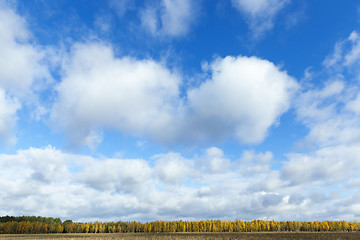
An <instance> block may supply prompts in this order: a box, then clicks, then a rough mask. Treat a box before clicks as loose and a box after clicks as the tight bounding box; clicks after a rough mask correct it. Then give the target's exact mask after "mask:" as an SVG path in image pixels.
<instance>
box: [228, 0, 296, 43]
mask: <svg viewBox="0 0 360 240" xmlns="http://www.w3.org/2000/svg"><path fill="white" fill-rule="evenodd" d="M287 3H289V0H232V5H233V6H234V7H235V8H236V9H237V10H239V11H240V12H241V13H243V14H244V16H245V17H246V18H247V21H248V24H249V27H250V29H251V31H252V33H253V36H254V38H259V37H261V36H262V35H263V34H264V33H265V32H267V31H269V30H271V29H272V28H273V26H274V18H275V16H276V15H277V14H278V13H279V11H280V10H281V9H283V8H284V7H285V5H286V4H287Z"/></svg>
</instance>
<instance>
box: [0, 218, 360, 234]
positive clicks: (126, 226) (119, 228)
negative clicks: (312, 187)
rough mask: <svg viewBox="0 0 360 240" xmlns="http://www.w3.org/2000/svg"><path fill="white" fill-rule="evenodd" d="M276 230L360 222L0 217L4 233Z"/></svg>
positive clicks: (349, 226)
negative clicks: (82, 219) (95, 220)
mask: <svg viewBox="0 0 360 240" xmlns="http://www.w3.org/2000/svg"><path fill="white" fill-rule="evenodd" d="M265 231H269V232H273V231H311V232H320V231H360V223H359V222H346V221H322V222H319V221H313V222H297V221H264V220H253V221H242V220H235V221H221V220H202V221H182V220H180V221H155V222H146V223H141V222H135V221H133V222H121V221H119V222H104V223H103V222H91V223H81V222H73V221H71V220H66V221H64V222H62V221H61V220H60V218H45V217H33V216H30V217H28V216H22V217H10V216H5V217H0V234H35V233H137V232H142V233H150V232H151V233H158V232H265Z"/></svg>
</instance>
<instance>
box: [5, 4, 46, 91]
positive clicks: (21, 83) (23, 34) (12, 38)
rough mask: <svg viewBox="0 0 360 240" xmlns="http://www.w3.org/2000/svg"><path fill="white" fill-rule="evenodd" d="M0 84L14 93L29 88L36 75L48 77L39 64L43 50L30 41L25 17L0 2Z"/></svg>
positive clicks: (44, 69)
mask: <svg viewBox="0 0 360 240" xmlns="http://www.w3.org/2000/svg"><path fill="white" fill-rule="evenodd" d="M0 7H1V8H0V36H1V38H0V52H1V56H0V87H1V88H3V89H8V90H11V91H12V92H13V93H16V94H18V95H19V94H24V92H25V93H26V92H27V91H29V90H30V87H31V85H32V84H33V82H34V81H35V80H36V79H38V78H40V79H41V78H45V77H48V71H47V68H46V67H45V66H44V65H42V64H41V60H42V58H43V57H44V53H43V52H42V51H41V50H39V49H38V48H37V47H36V46H33V45H32V44H30V43H29V39H30V37H31V33H30V32H29V31H28V29H27V28H26V21H25V19H23V18H21V17H20V16H19V15H17V14H16V13H15V12H14V11H13V10H11V9H9V8H7V7H4V6H2V5H0Z"/></svg>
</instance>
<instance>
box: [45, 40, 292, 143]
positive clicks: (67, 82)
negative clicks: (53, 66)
mask: <svg viewBox="0 0 360 240" xmlns="http://www.w3.org/2000/svg"><path fill="white" fill-rule="evenodd" d="M62 69H63V70H62V81H61V82H60V83H59V84H58V86H57V87H56V90H57V93H58V97H57V99H56V101H55V103H54V106H53V109H52V114H51V119H52V122H53V123H54V126H57V127H60V128H61V129H65V131H66V133H67V135H68V136H69V139H70V140H71V142H72V143H73V144H75V145H82V144H87V145H89V146H95V145H96V143H98V142H101V134H100V135H99V134H98V133H101V130H102V129H104V128H105V129H116V130H118V131H121V132H123V133H125V134H130V135H133V136H139V137H147V138H150V139H152V140H155V141H157V142H160V143H164V144H170V145H171V144H173V143H179V142H181V143H185V144H189V143H198V142H203V141H210V142H213V141H222V140H224V139H226V138H227V137H235V138H236V139H238V140H239V141H240V142H242V143H259V142H261V141H262V140H263V139H264V138H265V137H266V135H267V131H268V129H269V128H270V127H271V126H273V125H276V124H278V120H279V117H280V116H281V115H282V114H283V113H284V112H285V111H287V110H288V108H289V107H290V101H291V97H292V95H293V94H294V92H295V91H296V89H297V87H298V85H297V83H296V81H295V80H294V79H293V78H291V77H290V76H288V75H287V74H286V72H284V71H281V70H280V69H279V68H278V67H276V66H275V65H274V64H273V63H271V62H269V61H266V60H262V59H258V58H256V57H250V58H248V57H242V56H239V57H226V58H223V59H222V58H219V59H217V60H216V61H214V62H213V63H212V64H211V65H210V67H209V71H210V74H209V75H210V76H211V78H210V79H208V80H207V81H205V82H203V83H202V84H201V85H200V86H199V87H194V88H191V89H189V90H188V91H187V93H186V96H185V97H180V91H179V89H180V85H181V82H182V78H181V76H180V75H179V74H177V73H176V72H175V71H172V70H170V69H168V68H167V67H166V66H165V65H164V64H162V63H159V62H156V61H154V60H151V59H148V60H138V59H133V58H129V57H121V58H117V57H115V56H114V53H113V51H112V48H111V46H108V45H106V44H103V43H91V44H77V45H75V46H74V47H73V49H72V52H71V53H70V55H69V57H68V58H67V60H66V61H65V62H64V64H63V66H62Z"/></svg>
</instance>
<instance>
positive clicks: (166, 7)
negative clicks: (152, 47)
mask: <svg viewBox="0 0 360 240" xmlns="http://www.w3.org/2000/svg"><path fill="white" fill-rule="evenodd" d="M196 15H197V13H196V6H195V4H194V3H193V2H191V1H189V0H162V1H161V4H160V5H159V6H148V7H146V8H144V9H143V10H142V11H141V12H140V19H141V24H142V26H143V27H144V28H145V29H146V30H148V31H149V32H150V33H151V34H152V35H154V36H169V37H180V36H184V35H186V34H187V33H188V32H189V30H190V28H191V25H192V24H193V23H194V20H195V19H196Z"/></svg>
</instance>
